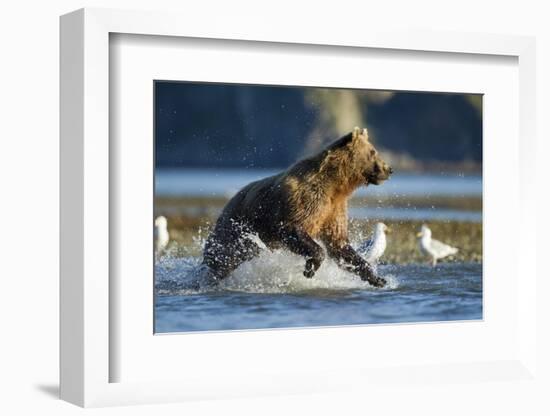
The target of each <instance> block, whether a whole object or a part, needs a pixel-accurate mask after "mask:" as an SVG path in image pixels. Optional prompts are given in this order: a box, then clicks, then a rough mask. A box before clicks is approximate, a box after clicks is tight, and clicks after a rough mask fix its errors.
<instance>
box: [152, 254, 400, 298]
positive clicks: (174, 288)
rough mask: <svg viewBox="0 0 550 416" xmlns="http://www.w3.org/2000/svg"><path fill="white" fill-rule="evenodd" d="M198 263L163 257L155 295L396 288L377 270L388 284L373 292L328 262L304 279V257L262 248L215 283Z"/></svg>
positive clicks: (391, 279) (394, 279)
mask: <svg viewBox="0 0 550 416" xmlns="http://www.w3.org/2000/svg"><path fill="white" fill-rule="evenodd" d="M201 262H202V259H201V258H199V257H180V258H177V257H171V256H166V257H163V258H162V259H161V260H160V261H159V262H158V263H157V264H156V266H155V272H156V276H155V277H156V284H155V286H156V289H157V293H158V294H161V295H165V294H166V295H168V294H170V295H176V294H181V295H183V294H199V293H207V292H224V291H234V292H246V293H300V292H310V291H319V290H336V291H338V290H340V291H341V290H365V289H372V290H391V289H396V288H397V287H398V286H399V281H398V279H397V277H396V276H394V275H392V274H391V273H383V271H380V274H381V276H382V277H384V279H386V280H387V282H388V283H387V285H386V287H385V288H383V289H374V288H372V287H371V286H370V285H369V284H368V283H367V282H363V281H362V280H361V279H360V278H359V277H358V276H357V275H355V274H352V273H349V272H347V271H345V270H343V269H342V268H340V267H339V266H338V265H337V264H336V263H335V262H334V261H332V260H330V259H327V260H325V261H324V262H323V264H322V265H321V267H320V268H319V270H317V272H316V273H315V276H314V277H313V278H311V279H307V278H306V277H304V275H303V271H304V264H305V261H304V258H303V257H301V256H298V255H294V254H292V253H290V252H288V251H286V250H275V251H271V250H268V249H264V250H262V251H261V253H260V255H259V256H258V257H256V258H254V259H253V260H251V261H248V262H245V263H243V264H241V265H240V266H239V267H238V268H237V269H236V270H234V271H233V273H231V274H230V275H229V276H228V277H226V278H225V279H223V280H221V281H218V282H217V281H214V280H213V279H212V278H211V276H210V274H209V272H208V269H207V268H206V267H205V266H203V265H202V264H201Z"/></svg>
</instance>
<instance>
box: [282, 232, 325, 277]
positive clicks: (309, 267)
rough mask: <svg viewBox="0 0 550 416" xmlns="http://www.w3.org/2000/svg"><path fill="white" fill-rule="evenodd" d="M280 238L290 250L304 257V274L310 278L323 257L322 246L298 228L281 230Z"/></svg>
mask: <svg viewBox="0 0 550 416" xmlns="http://www.w3.org/2000/svg"><path fill="white" fill-rule="evenodd" d="M281 240H282V241H283V243H284V244H285V246H286V247H287V248H288V249H289V250H290V251H292V252H293V253H295V254H298V255H300V256H304V257H305V258H306V266H305V270H304V276H305V277H307V278H312V277H313V275H314V274H315V272H316V271H317V270H318V269H319V267H320V266H321V263H322V262H323V260H324V259H325V252H324V250H323V248H322V247H321V246H320V245H319V244H317V243H316V242H315V241H314V240H313V238H311V237H310V236H309V234H308V233H306V232H305V231H303V230H300V229H298V228H292V229H283V230H281Z"/></svg>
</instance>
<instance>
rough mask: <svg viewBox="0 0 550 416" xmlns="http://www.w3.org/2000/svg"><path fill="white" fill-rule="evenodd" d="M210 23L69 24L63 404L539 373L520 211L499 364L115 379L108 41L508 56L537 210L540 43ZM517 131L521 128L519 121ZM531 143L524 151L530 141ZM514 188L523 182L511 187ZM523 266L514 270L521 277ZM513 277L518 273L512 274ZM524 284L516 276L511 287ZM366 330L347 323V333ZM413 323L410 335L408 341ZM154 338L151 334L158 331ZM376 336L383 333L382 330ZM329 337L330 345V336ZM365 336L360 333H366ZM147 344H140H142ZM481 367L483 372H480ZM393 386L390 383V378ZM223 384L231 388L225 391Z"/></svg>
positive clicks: (184, 19)
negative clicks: (508, 334) (510, 332)
mask: <svg viewBox="0 0 550 416" xmlns="http://www.w3.org/2000/svg"><path fill="white" fill-rule="evenodd" d="M204 23H205V21H204V20H202V19H196V18H190V17H189V16H181V15H177V14H176V15H175V14H168V13H151V12H134V11H119V10H107V9H82V10H78V11H76V12H73V13H70V14H68V15H65V16H63V17H62V18H61V236H60V238H61V281H60V286H61V311H60V312H61V313H60V316H61V339H60V348H61V351H60V354H61V355H60V359H61V371H60V372H61V389H60V394H61V398H62V399H64V400H67V401H69V402H71V403H75V404H78V405H80V406H106V405H117V404H137V403H156V402H165V401H182V400H192V399H197V398H214V397H218V398H219V397H242V396H253V395H256V394H258V395H259V394H264V395H265V394H281V393H301V392H304V393H306V392H321V391H332V390H339V389H343V388H346V389H347V388H353V386H367V385H369V386H374V385H375V383H379V382H380V381H381V380H382V381H383V382H385V383H390V382H391V380H392V379H399V380H400V382H407V380H409V382H412V380H413V379H414V380H416V381H419V382H429V381H430V380H434V379H438V380H440V379H441V380H447V381H451V382H452V381H455V380H461V381H468V382H473V383H475V382H480V381H481V380H483V379H486V378H487V377H489V378H490V379H497V380H498V379H499V378H502V379H504V380H518V381H521V380H525V379H532V378H533V377H535V376H536V355H535V350H536V326H535V325H536V324H535V322H536V302H535V299H536V278H537V275H536V270H535V263H534V262H532V261H530V259H529V252H530V249H531V247H530V246H529V243H527V242H529V241H535V230H536V218H535V217H534V216H533V215H532V214H529V215H518V218H520V224H521V227H518V229H519V230H520V231H519V235H517V236H516V238H517V239H519V240H520V241H522V242H525V243H524V244H520V245H519V247H520V251H519V253H518V260H517V261H518V264H517V265H518V266H519V265H521V270H522V285H518V287H517V292H516V294H517V299H515V303H516V306H517V310H514V316H515V317H516V318H517V324H516V325H517V331H515V332H514V340H515V341H516V342H517V345H516V346H514V348H513V349H511V350H510V352H508V351H507V353H506V354H505V356H498V354H497V356H498V360H495V361H491V360H489V361H488V360H487V359H481V360H477V361H476V360H473V361H472V362H464V361H463V362H461V363H453V362H445V361H442V362H440V363H439V364H434V363H428V364H427V363H426V362H422V361H419V362H417V363H416V365H415V367H414V368H411V367H410V366H409V367H404V368H402V369H399V368H397V369H396V368H395V367H391V368H390V367H388V366H387V365H382V366H381V367H380V368H376V367H373V365H372V364H370V365H369V366H367V367H365V368H368V371H364V370H365V369H364V368H363V369H362V368H361V367H359V368H357V369H355V368H350V367H349V366H343V367H342V368H331V369H330V372H329V373H326V374H328V375H329V376H328V377H319V373H316V372H314V371H313V370H311V371H309V373H308V372H307V371H305V370H304V371H302V372H297V371H296V370H295V368H280V369H279V370H280V371H279V372H271V373H269V374H268V373H266V374H265V377H264V378H263V379H262V378H255V379H251V378H248V379H246V378H241V379H239V378H238V377H237V378H235V377H234V375H233V374H227V373H225V374H219V378H217V379H216V380H215V382H214V381H213V380H212V378H211V375H210V376H208V372H205V375H204V376H202V377H200V376H199V375H198V374H197V373H195V374H194V375H193V376H189V377H187V378H186V377H185V376H183V377H182V378H181V379H178V380H176V381H170V380H169V379H168V378H167V379H166V380H160V381H159V380H158V378H154V377H152V378H151V380H147V381H130V382H125V381H121V380H116V382H113V376H112V371H111V368H112V366H113V365H114V363H115V362H117V360H120V359H121V357H119V356H117V353H116V351H118V350H116V349H113V348H112V339H113V337H116V334H113V326H112V325H111V318H112V316H111V312H112V311H113V310H115V309H116V307H117V305H113V301H114V300H113V299H114V298H113V297H112V296H111V295H112V292H113V291H116V288H113V287H112V282H110V279H109V276H110V274H111V272H112V269H113V267H114V266H113V263H114V262H115V261H116V259H112V258H111V259H110V253H109V246H110V237H109V235H110V234H109V228H110V226H112V220H113V219H112V218H111V214H110V209H111V208H110V202H109V201H110V197H111V195H110V193H109V189H110V180H111V178H110V172H113V171H114V170H115V169H116V167H114V166H112V163H113V161H112V160H111V159H110V157H109V137H110V130H109V126H110V125H109V117H110V107H109V99H110V76H109V37H110V34H115V33H117V34H129V35H147V36H165V37H166V36H170V37H181V38H202V39H225V40H230V41H231V40H233V41H247V42H271V43H273V42H276V43H278V44H280V45H281V47H282V48H283V49H284V45H285V44H300V45H332V46H333V47H340V48H349V47H353V48H374V49H384V50H407V51H424V52H435V53H440V54H469V55H471V56H472V57H473V58H472V59H475V55H501V56H508V57H513V58H516V59H517V60H518V64H517V65H518V68H519V76H518V82H519V105H518V109H519V110H518V111H519V114H517V117H518V120H519V135H518V137H519V140H521V143H522V146H521V147H519V146H518V148H517V149H518V163H519V178H517V179H516V180H517V183H518V186H519V189H518V190H516V191H517V194H513V195H517V201H515V202H514V203H515V204H517V209H518V212H519V213H531V212H534V209H533V208H534V205H535V202H536V201H535V190H534V187H533V185H532V183H531V182H530V181H529V180H528V168H529V165H530V161H531V160H534V159H535V157H534V155H533V152H534V151H535V150H534V149H535V146H534V142H535V131H534V126H535V120H534V117H535V76H534V75H535V74H534V71H535V43H534V39H532V38H529V37H517V36H505V35H482V34H464V33H437V34H435V33H431V32H428V31H427V32H407V33H405V32H403V33H398V32H393V31H388V32H385V31H378V30H376V29H367V30H365V28H363V27H355V26H350V27H349V30H348V31H343V32H340V33H339V34H338V35H336V34H334V33H332V34H330V35H327V34H326V32H325V31H323V30H322V28H319V29H317V30H308V31H307V32H304V31H301V30H300V28H299V27H296V28H293V27H286V28H285V30H284V31H283V30H281V29H280V27H279V26H278V25H276V24H273V25H266V24H261V25H259V24H256V23H255V22H254V21H250V22H245V23H243V24H242V25H239V27H238V28H235V27H234V26H233V25H232V24H231V22H226V21H224V20H223V19H220V20H219V21H216V22H215V23H214V24H209V25H206V24H204ZM512 125H513V124H512ZM525 144H528V145H525ZM514 183H515V182H514ZM518 270H519V269H513V268H512V269H511V270H510V271H509V273H510V274H511V275H514V273H515V274H517V273H518ZM514 276H515V275H514ZM514 281H516V280H514ZM358 331H359V329H358V328H348V329H346V332H347V333H348V335H349V336H350V337H352V338H353V337H355V336H358V335H357V333H358ZM413 331H414V328H413V326H410V327H409V328H407V332H408V333H409V334H411V333H412V332H413ZM321 334H322V336H324V337H326V336H329V337H331V336H332V337H336V336H337V335H338V336H341V335H342V333H341V332H340V333H339V334H337V333H336V332H335V330H334V329H332V330H331V329H326V330H324V332H322V333H321V332H313V331H311V332H301V331H295V332H294V333H293V334H290V336H299V337H300V339H301V340H303V342H306V341H307V339H311V338H315V337H319V336H320V335H321ZM151 335H152V334H151ZM375 336H376V335H375ZM325 339H326V338H325ZM358 339H360V338H358ZM136 348H139V346H136ZM476 372H482V373H483V377H477V376H475V374H476ZM384 380H385V381H384ZM224 386H226V387H225V388H224Z"/></svg>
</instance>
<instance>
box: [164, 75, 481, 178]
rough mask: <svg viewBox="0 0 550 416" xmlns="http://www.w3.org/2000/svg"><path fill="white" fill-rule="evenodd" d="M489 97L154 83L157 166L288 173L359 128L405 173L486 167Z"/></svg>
mask: <svg viewBox="0 0 550 416" xmlns="http://www.w3.org/2000/svg"><path fill="white" fill-rule="evenodd" d="M481 119H482V116H481V97H480V96H478V95H467V94H442V93H412V92H395V93H393V92H383V91H360V90H339V89H326V88H296V87H272V86H246V85H231V84H229V85H227V84H225V85H224V84H193V83H175V82H157V83H155V140H156V148H155V150H156V164H157V167H197V168H198V167H200V168H206V167H227V168H245V167H258V168H282V167H286V166H288V165H290V164H291V163H293V162H295V161H296V160H297V159H298V158H300V157H302V156H304V155H305V154H308V153H311V152H313V151H316V150H318V149H319V148H320V147H321V146H323V145H324V144H325V143H327V142H328V141H330V140H332V139H336V138H337V137H339V136H340V135H342V134H344V133H346V132H347V131H349V130H351V129H352V128H353V127H354V126H355V125H358V126H366V127H368V129H369V133H370V135H371V138H372V141H374V142H375V144H376V145H377V147H378V148H379V149H380V150H381V151H384V152H385V153H386V155H387V157H388V158H389V159H391V161H392V163H394V164H395V165H398V166H399V167H401V168H403V169H408V170H418V169H429V168H430V167H437V168H440V167H441V166H445V167H455V168H468V169H471V168H472V167H473V169H476V170H479V168H480V166H481V160H482V122H481Z"/></svg>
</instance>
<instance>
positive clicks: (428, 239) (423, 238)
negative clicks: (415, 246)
mask: <svg viewBox="0 0 550 416" xmlns="http://www.w3.org/2000/svg"><path fill="white" fill-rule="evenodd" d="M416 236H417V237H418V238H419V239H420V240H419V248H420V251H421V252H422V253H423V254H425V255H427V256H430V257H431V258H432V266H435V265H436V264H437V260H439V259H442V258H443V257H447V256H451V255H453V254H456V253H458V248H456V247H452V246H449V245H447V244H445V243H442V242H441V241H438V240H435V239H433V238H432V230H430V229H429V228H428V226H427V225H426V224H424V225H422V228H421V229H420V232H419V233H418V234H416Z"/></svg>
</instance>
